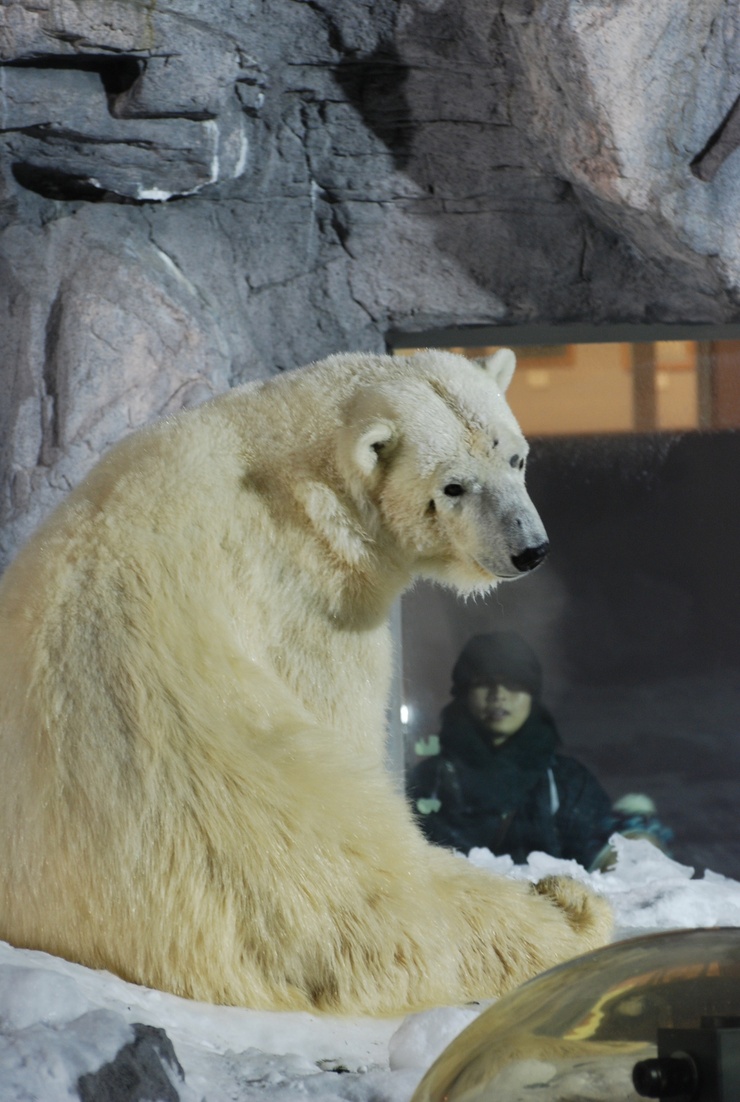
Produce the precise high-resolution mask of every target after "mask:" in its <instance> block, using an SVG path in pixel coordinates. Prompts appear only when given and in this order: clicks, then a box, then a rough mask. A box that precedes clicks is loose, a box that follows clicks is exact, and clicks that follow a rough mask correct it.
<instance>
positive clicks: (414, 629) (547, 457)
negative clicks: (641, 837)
mask: <svg viewBox="0 0 740 1102" xmlns="http://www.w3.org/2000/svg"><path fill="white" fill-rule="evenodd" d="M459 350H460V351H462V349H459ZM492 350H493V349H491V351H492ZM488 351H489V349H488V348H486V349H481V348H476V349H465V352H466V354H470V353H472V354H475V355H480V354H482V353H483V352H485V353H488ZM516 351H517V356H518V359H519V367H518V370H517V374H516V375H515V377H514V382H513V383H512V385H511V387H510V390H509V394H508V397H509V401H510V404H511V406H512V409H513V410H514V413H515V414H516V416H517V417H518V419H519V421H520V423H521V425H522V428H523V430H524V431H525V434H526V435H527V436H528V437H529V439H530V443H531V444H532V451H531V454H530V460H529V465H528V473H527V485H528V488H529V490H530V493H531V496H532V498H533V500H534V502H535V505H536V506H537V508H538V510H539V512H540V514H541V516H542V519H543V521H544V523H545V527H546V528H547V530H548V534H549V537H550V541H551V546H552V550H551V554H550V556H549V558H548V559H547V561H546V562H545V564H544V565H543V566H542V567H540V568H539V569H538V570H537V571H535V572H534V573H533V574H532V575H531V576H527V577H524V578H522V579H521V580H520V581H518V582H517V583H516V584H515V585H511V584H502V585H500V586H499V587H498V588H497V589H496V590H495V591H494V592H493V593H492V594H490V595H489V596H488V597H487V598H485V599H481V598H477V599H475V600H474V601H469V602H463V601H461V600H460V599H459V598H457V597H456V596H455V595H454V594H452V593H450V592H448V591H446V590H443V589H441V588H437V587H434V586H431V585H427V584H419V585H417V586H416V587H415V588H414V589H413V590H412V591H411V592H410V593H408V594H406V595H405V596H404V598H403V603H402V633H403V691H402V704H403V706H404V709H405V711H404V720H405V722H404V731H405V746H406V754H405V757H406V766H407V770H410V769H412V768H413V767H414V766H415V765H418V764H419V763H420V762H421V761H422V760H424V759H426V758H429V757H431V756H433V754H434V751H435V750H439V741H438V736H439V732H440V713H441V712H442V710H443V708H445V706H446V705H447V704H448V703H449V702H450V700H451V695H450V688H451V674H452V669H453V666H454V665H455V662H456V660H457V659H458V657H459V655H460V653H461V651H462V649H463V647H464V646H465V644H466V643H467V641H468V640H469V639H470V638H471V637H472V636H474V635H477V634H481V633H483V634H486V633H491V632H499V631H504V630H513V631H515V632H516V633H518V634H519V635H520V636H522V637H523V638H524V639H525V641H526V642H527V643H528V644H529V645H530V646H531V648H532V649H533V650H534V652H535V654H536V656H537V659H538V660H539V662H540V663H541V665H542V669H543V672H544V688H543V691H542V702H543V703H544V705H545V706H546V707H547V709H548V710H549V711H550V712H551V713H552V715H553V717H554V721H555V726H556V728H557V730H558V732H559V736H560V739H561V744H560V746H559V748H558V753H559V754H560V756H562V757H566V758H569V759H573V760H575V761H576V762H578V763H579V764H580V765H581V766H584V767H585V768H586V769H587V770H588V772H589V773H590V774H591V775H592V776H593V777H594V778H596V780H597V782H598V783H599V785H600V786H601V787H602V788H603V790H605V792H606V795H607V797H608V799H609V801H610V803H612V804H614V803H616V802H617V801H620V800H621V798H622V797H624V796H627V795H634V794H637V795H639V796H646V797H648V799H649V800H650V801H651V802H652V804H653V805H654V807H655V809H656V811H655V814H654V815H652V819H653V820H655V822H652V825H651V829H654V830H655V831H656V832H658V833H656V834H655V840H656V842H659V843H660V844H663V845H667V846H668V848H669V851H670V852H671V854H672V856H674V857H675V858H676V859H677V860H679V861H682V862H684V863H686V864H690V865H693V866H694V867H695V868H697V870H698V871H701V870H703V869H704V868H711V869H713V870H714V871H717V872H721V873H725V874H726V875H730V876H733V877H735V878H740V841H738V838H737V830H736V821H737V806H738V800H739V798H740V676H739V675H738V671H739V670H740V583H738V580H737V569H738V568H737V564H738V563H739V562H740V520H739V519H738V507H737V503H736V502H737V488H736V486H737V482H738V478H739V477H740V434H738V433H737V432H735V431H733V430H734V427H735V426H737V425H740V386H739V385H738V383H739V380H740V342H733V341H720V342H712V341H691V340H687V341H667V342H643V343H641V344H639V345H634V344H632V345H630V344H619V343H610V344H601V345H595V344H581V345H558V346H555V347H550V348H546V347H545V348H543V347H539V348H531V347H530V348H527V349H521V348H518V349H516ZM646 424H647V425H649V426H650V430H649V431H647V430H646V429H645V425H646ZM706 428H712V429H714V431H711V432H708V431H702V430H703V429H706ZM687 430H689V431H687ZM435 740H437V741H435ZM613 814H614V816H615V819H614V821H615V822H616V821H619V822H620V823H621V822H623V817H622V819H620V818H619V816H620V815H621V812H614V813H613ZM651 814H652V813H651ZM648 818H650V816H648ZM637 819H638V820H639V815H638V816H637ZM642 825H645V822H644V816H643V821H642ZM663 828H666V829H667V830H670V831H672V832H673V839H672V840H671V841H670V843H668V842H667V840H666V839H667V835H666V833H665V831H664V832H663V834H660V835H659V832H660V830H662V829H663ZM489 837H490V835H489ZM501 845H502V849H501V852H507V849H506V844H505V841H504V842H502V843H501ZM540 848H546V846H544V845H543V846H542V847H540ZM571 855H572V854H571ZM565 856H568V854H565ZM582 863H583V862H582Z"/></svg>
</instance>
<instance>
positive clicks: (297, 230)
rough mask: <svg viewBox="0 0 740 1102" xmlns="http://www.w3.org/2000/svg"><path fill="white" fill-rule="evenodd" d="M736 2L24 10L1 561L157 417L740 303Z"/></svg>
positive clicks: (3, 320)
mask: <svg viewBox="0 0 740 1102" xmlns="http://www.w3.org/2000/svg"><path fill="white" fill-rule="evenodd" d="M739 22H740V16H739V15H738V9H737V8H736V7H735V6H734V5H728V4H725V3H724V2H723V0H685V2H684V3H682V4H680V5H678V6H677V5H676V4H675V2H674V0H654V2H653V3H652V4H651V5H648V6H646V5H644V4H641V3H639V2H638V0H599V2H598V3H596V2H594V0H538V2H537V3H535V2H534V0H498V2H497V0H270V3H269V4H268V3H258V2H257V0H208V2H207V3H206V2H205V0H171V2H170V4H169V5H168V6H167V7H166V8H164V7H159V6H158V5H157V3H156V0H20V2H16V3H13V2H10V3H8V2H6V3H4V4H3V5H2V6H0V59H2V65H1V66H0V92H1V93H2V118H1V119H0V566H1V565H2V564H3V563H4V562H7V560H8V559H9V558H10V556H11V555H12V554H13V552H14V550H15V549H16V548H17V546H18V544H19V543H20V541H21V540H22V539H23V538H24V537H25V535H26V534H27V533H28V532H29V530H30V529H31V528H32V527H33V526H34V525H35V524H36V523H37V522H38V520H39V519H40V518H41V517H42V516H43V515H44V514H45V513H46V512H47V511H48V509H49V508H50V507H51V506H52V505H53V504H54V503H55V502H56V501H57V500H58V499H59V497H60V495H61V494H63V493H64V492H66V490H67V488H68V487H69V486H70V485H73V484H74V483H76V482H77V481H78V480H79V478H80V477H81V476H82V475H83V474H84V473H85V471H86V470H87V469H88V468H89V467H90V466H91V464H92V463H93V462H94V460H95V458H96V457H97V456H98V455H99V454H100V452H101V450H103V449H104V448H106V447H107V446H108V445H109V444H110V443H112V442H113V441H114V440H116V439H117V438H118V437H120V436H121V435H122V434H123V433H125V432H126V431H128V430H129V429H130V428H132V427H135V426H138V425H140V424H143V423H145V422H146V421H147V420H149V419H151V418H153V417H155V416H158V415H160V414H162V413H166V412H168V411H172V410H176V409H178V408H181V407H182V406H185V405H187V404H189V403H192V402H195V401H200V400H201V399H202V398H204V397H206V396H208V395H210V394H214V393H216V392H218V391H220V390H223V389H224V388H226V387H228V386H231V385H234V384H236V383H239V382H242V381H244V380H246V379H249V378H259V377H265V376H267V375H269V374H270V373H272V372H275V371H279V370H285V369H288V368H291V367H294V366H296V365H298V364H301V363H305V362H307V361H309V360H311V359H314V358H317V357H320V356H323V355H326V354H328V353H330V352H334V351H338V350H342V349H348V348H352V349H359V348H364V349H375V350H382V349H384V347H385V343H386V337H387V333H388V331H389V330H390V329H395V330H401V331H404V330H406V331H414V330H421V329H429V328H434V327H442V326H448V325H475V324H487V325H491V324H498V323H505V324H517V323H523V322H559V321H575V320H578V321H590V322H603V323H609V322H618V321H631V322H657V321H664V322H670V321H676V320H680V321H684V322H723V321H733V320H737V319H738V316H739V315H740V300H739V298H738V291H737V287H738V282H740V236H739V235H738V232H737V227H738V224H740V223H739V219H738V215H739V214H740V174H738V173H737V171H736V169H737V165H738V163H740V154H736V153H734V148H735V141H736V140H737V141H739V142H740V122H739V121H738V109H737V108H736V101H737V97H738V93H739V92H740V36H739V35H738V24H739Z"/></svg>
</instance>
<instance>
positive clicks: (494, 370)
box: [478, 348, 516, 394]
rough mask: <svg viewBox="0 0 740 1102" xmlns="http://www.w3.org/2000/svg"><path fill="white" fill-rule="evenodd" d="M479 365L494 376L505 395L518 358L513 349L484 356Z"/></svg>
mask: <svg viewBox="0 0 740 1102" xmlns="http://www.w3.org/2000/svg"><path fill="white" fill-rule="evenodd" d="M478 363H479V364H480V365H481V367H482V368H483V369H484V370H485V371H488V372H489V373H490V374H491V375H492V376H493V378H494V380H495V381H496V384H497V386H498V388H499V390H500V391H501V393H502V394H504V393H505V392H506V391H507V390H508V388H509V383H510V382H511V377H512V375H513V374H514V368H515V367H516V356H515V355H514V353H513V352H512V351H511V349H510V348H499V350H498V352H494V354H493V355H492V356H484V357H483V359H481V360H479V361H478Z"/></svg>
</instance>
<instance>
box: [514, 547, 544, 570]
mask: <svg viewBox="0 0 740 1102" xmlns="http://www.w3.org/2000/svg"><path fill="white" fill-rule="evenodd" d="M549 550H550V544H549V543H548V541H547V540H545V542H544V543H539V544H538V545H537V546H536V547H525V549H524V550H523V551H520V552H519V554H518V555H512V556H511V561H512V563H513V564H514V566H515V567H516V568H517V570H519V571H520V572H521V573H522V574H523V573H524V572H525V571H526V570H534V568H535V567H536V566H539V565H540V563H541V562H542V560H543V559H544V558H545V557H546V555H547V553H548V551H549Z"/></svg>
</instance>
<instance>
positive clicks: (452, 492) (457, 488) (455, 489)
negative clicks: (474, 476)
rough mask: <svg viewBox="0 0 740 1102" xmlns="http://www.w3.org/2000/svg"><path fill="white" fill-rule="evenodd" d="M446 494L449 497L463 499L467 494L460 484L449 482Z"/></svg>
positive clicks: (445, 490) (445, 489)
mask: <svg viewBox="0 0 740 1102" xmlns="http://www.w3.org/2000/svg"><path fill="white" fill-rule="evenodd" d="M444 492H445V493H446V494H447V496H448V497H461V496H462V494H464V493H465V487H464V486H461V485H460V483H459V482H448V483H447V485H446V486H445V488H444Z"/></svg>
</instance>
